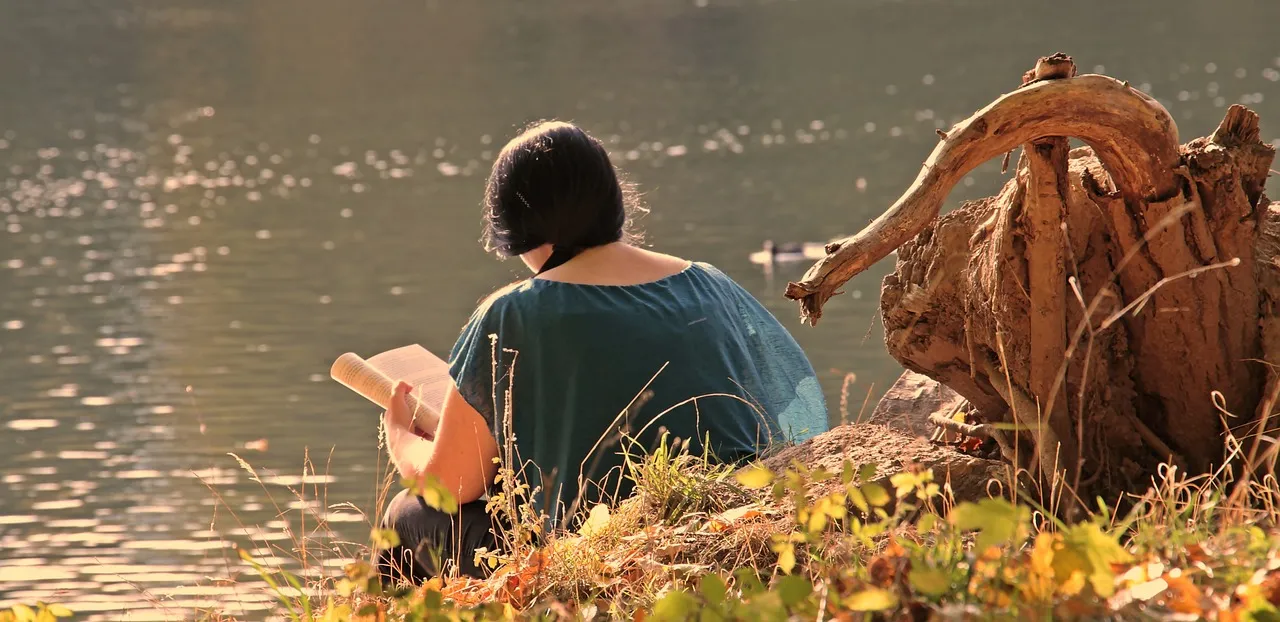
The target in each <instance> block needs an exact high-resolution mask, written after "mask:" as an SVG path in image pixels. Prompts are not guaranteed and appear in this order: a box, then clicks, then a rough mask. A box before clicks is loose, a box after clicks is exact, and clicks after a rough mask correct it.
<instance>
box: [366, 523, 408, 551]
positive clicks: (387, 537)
mask: <svg viewBox="0 0 1280 622" xmlns="http://www.w3.org/2000/svg"><path fill="white" fill-rule="evenodd" d="M369 539H370V540H371V541H372V542H373V548H375V549H377V550H379V551H385V550H387V549H394V548H395V547H397V546H400V535H399V534H397V533H396V530H394V529H377V528H375V529H374V530H373V531H372V532H370V533H369Z"/></svg>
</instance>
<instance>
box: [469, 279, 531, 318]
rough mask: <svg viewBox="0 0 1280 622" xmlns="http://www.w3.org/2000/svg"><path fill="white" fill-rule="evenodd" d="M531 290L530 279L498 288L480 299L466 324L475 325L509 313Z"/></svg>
mask: <svg viewBox="0 0 1280 622" xmlns="http://www.w3.org/2000/svg"><path fill="white" fill-rule="evenodd" d="M531 290H532V282H531V281H530V279H523V280H520V281H516V282H514V283H508V284H507V285H503V286H502V287H499V288H498V289H496V290H494V291H493V292H492V293H490V294H489V295H487V296H485V297H484V298H482V299H480V303H479V304H477V305H476V309H475V311H473V312H472V313H471V318H470V320H469V322H468V323H469V324H476V323H479V322H481V321H483V320H485V319H486V318H497V317H500V316H502V315H504V314H508V313H511V312H512V310H513V309H514V308H516V307H518V306H520V304H521V301H522V300H523V299H524V298H526V297H527V296H528V295H529V293H530V291H531Z"/></svg>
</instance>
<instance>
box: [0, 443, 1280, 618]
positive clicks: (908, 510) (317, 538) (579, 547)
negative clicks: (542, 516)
mask: <svg viewBox="0 0 1280 622" xmlns="http://www.w3.org/2000/svg"><path fill="white" fill-rule="evenodd" d="M1237 455H1239V454H1237ZM237 459H238V458H237ZM1242 460H1243V458H1242ZM240 463H241V466H242V468H244V469H245V470H246V471H247V472H249V473H250V474H251V476H252V477H253V478H258V474H257V472H256V471H255V470H254V468H253V467H252V466H251V465H249V464H248V463H247V462H244V461H243V460H241V461H240ZM305 468H306V471H305V472H304V475H305V474H306V473H311V474H314V469H313V467H312V466H311V464H310V462H309V461H308V463H307V466H306V467H305ZM627 472H628V476H629V477H630V478H632V479H633V480H634V482H635V484H636V488H635V493H634V494H633V495H632V496H631V497H630V498H628V499H626V500H624V501H622V502H621V503H619V504H617V505H616V506H615V507H613V508H612V509H610V508H609V507H608V506H603V505H602V506H597V507H594V508H589V510H588V512H587V513H586V519H585V520H584V521H583V522H582V523H581V524H580V525H579V527H578V528H577V529H576V530H575V531H572V532H568V531H566V532H559V533H549V534H548V533H542V532H541V530H542V527H541V524H540V521H538V520H537V518H536V516H535V515H534V514H533V513H532V512H531V511H529V509H528V508H527V507H522V506H516V505H515V504H512V503H510V499H512V498H514V497H509V496H507V495H508V494H511V493H519V494H529V493H530V491H529V490H528V489H527V487H523V486H524V485H523V484H520V483H518V482H516V481H515V479H514V478H512V477H511V473H510V471H505V472H504V473H503V474H502V477H503V478H504V480H505V481H503V482H502V483H503V488H504V491H503V492H502V493H499V494H496V495H494V497H493V501H492V503H493V504H494V505H495V506H504V505H505V506H507V507H508V508H510V509H509V511H511V512H515V514H516V521H517V527H518V531H521V532H523V533H525V534H526V535H525V536H520V535H518V534H515V535H513V534H507V536H508V547H509V548H508V552H506V553H505V554H501V555H500V554H497V553H490V554H487V555H486V559H487V561H488V562H489V563H490V564H491V566H493V567H495V568H496V570H495V572H494V574H493V575H492V576H491V577H490V578H489V579H487V580H483V581H482V580H474V579H467V578H458V577H441V578H436V579H432V580H431V581H429V582H427V583H426V584H424V585H421V586H382V585H380V584H379V583H378V581H377V580H376V578H375V577H374V573H373V571H372V567H371V564H370V561H371V560H372V557H373V554H374V552H375V551H376V550H377V549H378V548H380V547H386V546H390V545H391V544H393V543H392V542H391V540H390V538H393V537H394V536H393V535H388V534H387V533H385V532H380V531H377V530H372V532H371V534H370V539H369V540H370V541H369V543H368V544H365V545H358V544H355V543H342V542H338V541H333V540H332V538H331V536H330V534H329V526H328V525H327V524H326V523H325V520H324V512H323V511H322V510H324V509H326V508H329V507H330V506H328V505H327V501H324V493H323V490H322V489H321V488H320V487H319V486H314V485H313V486H309V485H307V484H301V485H298V486H296V487H291V488H290V489H289V490H290V494H291V495H292V496H293V497H294V498H295V499H296V500H298V501H306V500H307V499H312V500H321V502H320V503H315V504H305V503H304V504H302V505H301V507H310V508H315V509H311V510H302V511H300V512H299V511H297V510H291V511H286V510H283V509H282V510H281V515H282V516H288V517H289V518H290V529H289V531H290V534H291V535H292V536H293V537H292V539H291V540H286V541H276V542H265V541H264V542H259V543H254V545H253V547H251V548H250V547H246V548H244V549H242V550H241V551H240V559H239V560H234V562H235V563H234V568H233V567H231V566H229V573H230V572H234V571H235V570H237V569H238V570H239V571H248V572H249V574H251V575H253V576H256V577H257V584H256V585H255V586H252V587H250V586H244V585H242V588H243V589H255V590H263V591H266V592H267V593H269V594H271V595H273V596H274V597H275V598H276V600H277V601H278V603H279V606H278V607H277V609H276V614H277V616H278V617H282V618H285V619H290V620H296V621H299V622H301V621H304V620H307V621H310V620H331V621H345V620H357V619H367V620H388V619H390V620H514V619H584V620H585V619H632V620H737V619H743V620H790V619H812V620H860V619H886V620H888V619H893V620H898V619H906V620H922V619H965V620H968V619H1018V620H1049V619H1081V620H1094V619H1134V620H1184V619H1185V620H1192V619H1218V620H1231V621H1237V620H1238V621H1245V620H1251V621H1263V620H1280V531H1278V530H1277V524H1278V523H1277V518H1280V512H1278V511H1277V510H1278V508H1277V506H1276V504H1275V500H1276V499H1277V498H1280V488H1277V487H1276V485H1275V479H1274V477H1266V478H1263V479H1262V483H1258V482H1257V481H1253V482H1246V483H1244V485H1245V487H1246V488H1245V489H1244V490H1243V491H1242V490H1241V489H1240V487H1239V486H1233V484H1238V483H1236V482H1232V481H1230V479H1229V476H1228V475H1226V474H1227V473H1229V472H1230V470H1229V469H1221V470H1220V471H1219V472H1218V474H1217V475H1206V476H1199V477H1187V476H1185V475H1183V474H1182V473H1180V472H1179V471H1178V470H1177V469H1176V468H1166V469H1163V470H1162V472H1161V477H1160V478H1158V479H1157V480H1155V481H1153V482H1152V487H1151V489H1150V490H1149V491H1147V492H1146V493H1145V494H1143V495H1140V496H1131V497H1129V498H1127V499H1125V500H1124V503H1123V504H1120V505H1123V506H1125V507H1127V508H1128V509H1126V510H1125V511H1124V512H1123V513H1119V512H1117V511H1115V510H1114V509H1113V508H1114V506H1112V507H1108V506H1107V505H1106V504H1103V503H1101V501H1100V500H1098V501H1097V502H1096V503H1095V507H1094V509H1093V511H1092V512H1090V513H1089V514H1088V515H1087V517H1086V518H1085V519H1083V520H1080V521H1077V522H1075V523H1073V524H1070V525H1068V524H1064V523H1062V522H1060V521H1058V520H1057V519H1055V518H1053V517H1052V516H1051V515H1050V514H1049V513H1047V512H1044V511H1042V509H1041V506H1040V504H1039V503H1037V501H1036V500H1034V499H1029V498H1023V499H1020V500H1018V501H1017V502H1010V501H1008V500H1004V499H986V500H981V501H979V502H956V501H955V500H954V499H949V498H947V496H946V494H945V493H944V490H945V488H946V487H945V485H943V482H940V481H938V479H936V478H935V474H934V473H932V472H930V471H927V470H926V471H908V472H903V473H897V474H893V475H892V476H891V477H890V478H889V479H888V482H889V484H888V485H883V484H881V483H877V482H884V481H885V479H884V478H883V477H881V476H880V475H883V474H880V475H878V474H876V473H875V472H874V469H873V468H869V467H861V466H860V465H855V464H848V463H846V464H845V465H844V467H843V469H842V470H841V472H839V473H828V472H822V471H809V470H807V469H805V468H804V467H803V466H801V465H798V464H795V465H792V466H791V467H790V468H788V469H786V470H784V471H783V472H781V473H774V472H771V471H769V470H766V469H764V468H763V467H761V466H758V465H751V466H748V467H745V468H743V469H740V470H736V471H735V470H733V469H731V468H730V467H726V466H722V465H716V464H712V463H710V462H709V461H708V460H706V459H705V458H704V457H702V456H695V455H690V454H688V453H687V452H685V451H682V450H679V449H673V448H672V447H669V446H668V445H666V444H665V443H663V444H662V445H661V446H660V447H658V448H657V450H656V451H654V452H652V453H650V454H648V455H645V456H635V457H632V458H629V459H628V461H627ZM387 484H388V486H386V487H385V489H386V490H389V489H390V488H391V486H390V484H391V482H390V481H387ZM406 484H410V485H412V486H416V487H418V488H419V492H422V493H424V495H425V496H426V498H428V499H429V500H430V501H431V502H432V503H434V504H437V505H440V506H442V507H449V506H450V504H452V503H453V502H452V500H451V499H450V498H449V496H448V493H446V492H444V491H442V490H439V489H438V488H437V487H435V486H434V484H433V483H432V482H430V481H423V482H406ZM522 487H523V488H522ZM263 488H264V490H266V489H267V487H266V486H265V485H264V486H263ZM210 490H211V491H213V493H214V494H215V495H216V494H218V491H217V490H216V488H215V487H213V486H210ZM815 491H821V492H820V493H819V492H815ZM267 492H268V495H270V491H267ZM532 492H533V493H536V489H535V490H533V491H532ZM384 494H385V493H384ZM219 498H221V497H219ZM272 503H277V502H276V501H275V500H274V499H273V500H272ZM380 504H381V502H380ZM286 505H287V504H286ZM294 505H295V507H298V505H297V504H294ZM455 505H456V504H455ZM277 506H280V507H284V506H282V505H281V504H278V503H277ZM227 509H231V508H227ZM347 509H350V508H349V507H348V508H347ZM232 516H234V512H232ZM370 524H377V521H376V520H371V521H370ZM529 534H534V535H535V536H536V537H530V536H529ZM536 540H540V541H542V542H543V543H544V544H543V545H542V546H535V545H534V544H532V543H533V542H534V541H536ZM254 549H256V550H254ZM267 556H274V557H277V558H280V557H287V558H289V559H292V560H293V561H294V562H295V563H294V566H295V567H298V568H301V569H302V570H301V571H300V572H299V573H297V574H294V573H291V572H286V571H285V570H283V569H282V568H279V567H276V566H275V565H273V564H272V563H265V562H262V561H259V560H260V559H262V558H264V557H267ZM326 560H338V561H340V562H342V563H345V567H344V569H343V571H342V572H340V573H339V572H330V571H328V570H326V569H327V568H330V567H332V565H333V564H332V563H330V564H329V565H326V564H325V561H326ZM229 563H230V562H229ZM335 575H336V576H335ZM174 613H175V616H174V617H190V615H189V613H187V612H174ZM69 614H70V612H69V611H68V610H67V609H66V608H65V607H58V606H56V605H45V604H40V603H38V604H36V605H35V606H32V607H22V606H17V607H14V608H12V609H11V610H8V611H3V612H0V622H8V621H10V620H14V621H33V622H34V621H36V620H39V621H41V622H44V621H51V620H54V619H55V618H56V617H57V616H65V615H69ZM184 614H187V615H184ZM198 614H199V616H200V617H202V618H204V619H210V620H225V619H232V618H233V616H231V615H229V614H226V613H223V612H218V611H204V612H198Z"/></svg>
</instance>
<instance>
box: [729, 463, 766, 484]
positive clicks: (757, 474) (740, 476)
mask: <svg viewBox="0 0 1280 622" xmlns="http://www.w3.org/2000/svg"><path fill="white" fill-rule="evenodd" d="M733 478H734V479H736V480H738V483H739V484H742V485H743V486H744V487H746V488H764V487H765V486H768V485H769V484H772V483H773V472H772V471H770V470H769V469H766V468H764V467H762V466H759V465H754V466H749V467H747V468H745V469H742V470H740V471H738V472H737V473H734V474H733Z"/></svg>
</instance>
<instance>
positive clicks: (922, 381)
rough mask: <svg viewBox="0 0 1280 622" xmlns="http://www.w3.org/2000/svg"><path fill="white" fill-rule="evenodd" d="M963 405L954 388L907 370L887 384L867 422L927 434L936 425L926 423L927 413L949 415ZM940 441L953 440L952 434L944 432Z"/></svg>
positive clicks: (914, 434) (904, 431)
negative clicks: (886, 388)
mask: <svg viewBox="0 0 1280 622" xmlns="http://www.w3.org/2000/svg"><path fill="white" fill-rule="evenodd" d="M964 404H965V400H964V398H963V397H960V395H959V394H958V393H956V392H955V391H952V390H951V389H949V388H947V387H946V386H945V385H943V384H940V383H939V382H938V381H936V380H934V379H932V378H930V377H928V376H925V375H923V374H917V373H916V372H913V371H910V370H908V371H905V372H903V373H902V375H901V376H899V377H898V380H897V381H896V382H894V383H893V386H891V387H889V391H888V392H886V393H885V394H884V397H883V398H882V399H881V400H880V403H879V404H876V409H875V410H874V411H872V413H871V416H870V417H869V418H868V419H867V423H878V424H881V425H885V426H888V427H890V428H893V429H894V430H897V431H899V432H902V433H904V434H907V435H909V436H924V437H928V436H930V435H931V434H933V433H934V432H935V430H937V426H935V425H933V424H932V423H929V415H932V414H934V413H938V414H941V415H942V416H944V417H949V416H951V414H952V413H954V412H956V410H958V409H960V408H961V407H963V406H964ZM943 440H946V441H954V440H956V439H955V438H953V433H948V435H947V436H945V437H944V439H943Z"/></svg>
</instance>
